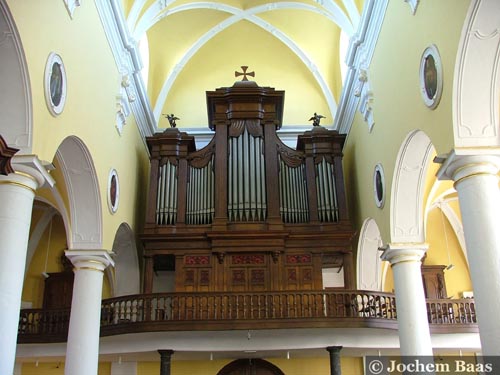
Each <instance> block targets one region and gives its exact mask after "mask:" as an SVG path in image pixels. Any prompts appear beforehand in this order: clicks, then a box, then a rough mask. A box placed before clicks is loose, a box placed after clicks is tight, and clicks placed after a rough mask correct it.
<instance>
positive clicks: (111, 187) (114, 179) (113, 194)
mask: <svg viewBox="0 0 500 375" xmlns="http://www.w3.org/2000/svg"><path fill="white" fill-rule="evenodd" d="M119 198H120V184H119V182H118V174H117V173H116V170H115V169H112V170H111V171H110V172H109V177H108V207H109V210H110V211H111V213H113V214H114V213H115V212H116V210H117V209H118V201H119Z"/></svg>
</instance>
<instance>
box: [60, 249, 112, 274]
mask: <svg viewBox="0 0 500 375" xmlns="http://www.w3.org/2000/svg"><path fill="white" fill-rule="evenodd" d="M64 254H65V255H66V257H67V258H68V259H69V260H70V261H71V263H73V266H75V269H93V270H96V271H104V270H105V269H106V268H107V267H108V266H111V267H114V265H115V262H114V261H113V259H112V258H111V255H112V254H113V253H112V252H109V251H107V250H66V251H65V252H64Z"/></svg>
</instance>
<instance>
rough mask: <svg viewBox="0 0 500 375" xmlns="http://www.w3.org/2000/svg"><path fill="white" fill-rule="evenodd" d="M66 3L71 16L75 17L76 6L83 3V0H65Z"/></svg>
mask: <svg viewBox="0 0 500 375" xmlns="http://www.w3.org/2000/svg"><path fill="white" fill-rule="evenodd" d="M64 5H66V10H67V11H68V13H69V16H70V17H71V18H73V15H74V13H75V10H76V8H78V7H79V6H80V5H81V0H64Z"/></svg>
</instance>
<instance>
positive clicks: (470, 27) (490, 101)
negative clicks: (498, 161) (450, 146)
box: [453, 0, 500, 147]
mask: <svg viewBox="0 0 500 375" xmlns="http://www.w3.org/2000/svg"><path fill="white" fill-rule="evenodd" d="M499 14H500V2H499V1H498V0H473V1H471V4H470V6H469V11H468V13H467V16H466V18H465V21H464V26H463V28H462V36H461V38H460V42H459V46H458V51H457V59H456V63H455V76H454V82H453V133H454V141H455V147H485V146H487V147H495V146H496V147H498V146H499V145H500V119H499V117H500V115H499V112H500V108H499V107H500V106H499V105H498V103H500V17H498V15H499Z"/></svg>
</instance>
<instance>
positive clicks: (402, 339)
mask: <svg viewBox="0 0 500 375" xmlns="http://www.w3.org/2000/svg"><path fill="white" fill-rule="evenodd" d="M427 248H428V246H427V244H423V243H421V244H389V245H388V248H387V249H386V250H385V251H384V253H383V254H382V259H383V260H387V261H389V262H390V263H391V267H392V272H393V277H394V291H395V294H396V311H397V316H398V333H399V346H400V351H401V355H403V356H414V355H419V356H432V344H431V335H430V331H429V322H428V320H427V306H426V304H425V294H424V287H423V284H422V273H421V270H420V267H421V265H422V263H421V260H422V257H423V256H424V254H425V252H426V251H427Z"/></svg>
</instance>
